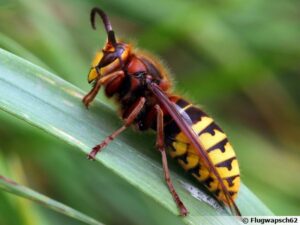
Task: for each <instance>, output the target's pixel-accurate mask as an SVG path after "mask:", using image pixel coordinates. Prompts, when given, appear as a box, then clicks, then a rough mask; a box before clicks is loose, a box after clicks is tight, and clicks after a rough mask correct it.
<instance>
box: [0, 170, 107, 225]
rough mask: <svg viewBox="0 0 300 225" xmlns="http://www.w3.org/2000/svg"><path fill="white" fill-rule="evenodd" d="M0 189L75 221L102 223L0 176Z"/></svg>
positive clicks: (91, 224)
mask: <svg viewBox="0 0 300 225" xmlns="http://www.w3.org/2000/svg"><path fill="white" fill-rule="evenodd" d="M0 189H2V190H3V191H7V192H10V193H12V194H15V195H18V196H21V197H24V198H27V199H30V200H32V201H34V202H37V203H39V204H41V205H44V206H46V207H48V208H50V209H52V210H54V211H57V212H59V213H61V214H64V215H67V216H69V217H72V218H74V219H76V220H79V221H82V222H84V223H86V224H90V225H102V223H100V222H98V221H96V220H94V219H93V218H90V217H89V216H86V215H84V214H83V213H81V212H78V211H77V210H74V209H72V208H70V207H68V206H66V205H64V204H62V203H60V202H57V201H55V200H52V199H50V198H48V197H46V196H44V195H42V194H40V193H38V192H36V191H33V190H31V189H29V188H27V187H24V186H22V185H20V184H18V183H16V182H15V181H12V180H10V179H8V178H7V177H4V176H2V175H0Z"/></svg>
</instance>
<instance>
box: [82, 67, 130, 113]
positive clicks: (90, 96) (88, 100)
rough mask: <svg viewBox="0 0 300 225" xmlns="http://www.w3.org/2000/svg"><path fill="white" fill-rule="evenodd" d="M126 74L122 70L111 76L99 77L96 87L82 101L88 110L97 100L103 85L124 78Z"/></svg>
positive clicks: (110, 74)
mask: <svg viewBox="0 0 300 225" xmlns="http://www.w3.org/2000/svg"><path fill="white" fill-rule="evenodd" d="M124 76H125V75H124V72H123V71H122V70H118V71H115V72H112V73H109V74H106V75H104V76H102V77H99V78H98V79H97V80H96V84H95V85H94V87H93V88H92V90H90V92H89V93H88V94H87V95H85V96H84V98H83V99H82V102H83V104H84V105H85V106H86V107H87V108H88V107H89V105H90V103H91V102H92V101H93V100H94V99H95V97H96V95H97V94H98V92H99V90H100V88H101V85H105V84H106V83H108V82H110V81H112V80H113V79H116V78H118V77H124Z"/></svg>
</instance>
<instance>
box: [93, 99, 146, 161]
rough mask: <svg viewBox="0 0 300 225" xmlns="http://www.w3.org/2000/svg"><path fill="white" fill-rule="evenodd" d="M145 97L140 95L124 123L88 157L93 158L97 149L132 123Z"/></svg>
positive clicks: (105, 144)
mask: <svg viewBox="0 0 300 225" xmlns="http://www.w3.org/2000/svg"><path fill="white" fill-rule="evenodd" d="M145 101H146V99H145V98H144V97H141V98H140V99H139V101H138V103H137V104H136V106H135V108H133V109H132V111H131V112H130V114H129V115H128V117H127V118H126V119H124V125H123V126H122V127H120V128H119V129H118V130H116V131H115V132H113V133H112V134H111V135H109V136H108V137H107V138H105V139H104V140H103V141H102V142H101V143H100V144H98V145H96V146H95V147H94V148H93V150H92V151H91V152H90V153H89V154H88V159H95V156H96V155H97V153H98V152H99V151H101V150H102V149H103V148H105V147H106V146H107V145H108V144H109V143H110V142H111V141H113V140H114V139H115V138H116V137H117V136H118V135H119V134H120V133H122V132H123V131H124V130H126V128H127V127H128V126H130V125H131V124H132V122H133V121H134V120H135V118H136V117H137V116H138V114H139V113H140V112H141V110H142V108H143V106H144V104H145Z"/></svg>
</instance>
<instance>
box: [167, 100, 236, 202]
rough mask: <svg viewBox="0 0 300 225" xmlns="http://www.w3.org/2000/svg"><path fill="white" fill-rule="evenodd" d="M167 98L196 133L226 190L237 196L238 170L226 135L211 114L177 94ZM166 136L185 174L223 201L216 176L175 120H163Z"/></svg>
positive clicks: (224, 200)
mask: <svg viewBox="0 0 300 225" xmlns="http://www.w3.org/2000/svg"><path fill="white" fill-rule="evenodd" d="M170 100H171V101H172V102H173V103H175V104H176V108H177V109H178V111H179V112H180V114H181V116H182V117H183V118H184V119H185V120H186V121H187V122H188V124H189V125H190V126H191V129H193V131H194V132H195V133H196V134H197V135H198V140H199V142H200V143H201V144H202V146H203V147H204V150H205V151H206V152H207V153H208V155H209V157H210V159H211V161H212V163H213V164H214V166H215V168H216V169H217V171H218V172H219V174H220V177H221V178H222V180H223V181H224V184H225V187H226V189H227V190H228V193H229V194H230V195H231V196H232V198H233V199H236V197H237V193H238V191H239V187H240V171H239V165H238V161H237V159H236V155H235V152H234V150H233V148H232V146H231V144H230V143H229V141H228V139H227V136H226V134H225V133H224V132H223V130H222V129H221V128H220V127H219V126H218V125H217V124H216V123H215V122H214V120H213V119H212V118H211V117H209V116H208V115H207V114H206V113H204V112H203V111H202V110H201V109H200V108H198V107H197V106H195V105H193V104H191V103H189V102H187V101H186V100H184V99H182V98H180V97H176V96H172V97H170ZM165 139H166V144H167V147H168V149H169V154H170V155H171V157H173V158H175V159H176V160H177V161H178V163H179V164H180V165H181V166H182V167H183V168H184V169H185V170H186V171H187V172H188V173H190V174H191V175H192V176H193V177H195V178H196V179H197V180H198V181H199V182H201V183H202V184H204V186H206V187H207V189H208V190H209V191H210V192H212V193H213V194H214V195H215V196H216V197H217V198H218V199H219V200H221V201H222V202H226V198H225V196H224V193H222V192H221V187H220V183H219V182H218V180H217V179H216V177H215V175H213V174H212V173H211V172H210V169H209V168H208V167H207V166H206V165H205V164H204V163H203V161H202V160H201V158H200V157H199V154H197V150H196V149H195V148H194V147H193V146H192V144H191V143H190V141H189V139H188V138H187V137H186V136H185V135H184V134H183V133H182V131H181V130H180V129H179V127H178V126H177V125H176V123H175V121H174V120H166V122H165Z"/></svg>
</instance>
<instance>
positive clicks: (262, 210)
mask: <svg viewBox="0 0 300 225" xmlns="http://www.w3.org/2000/svg"><path fill="white" fill-rule="evenodd" d="M0 62H1V65H0V96H1V98H0V108H2V109H3V110H5V111H7V112H8V113H11V114H13V115H15V116H16V117H19V118H20V119H22V120H25V121H27V122H28V123H30V124H32V125H34V126H37V127H39V128H41V129H43V130H45V131H46V132H48V133H51V134H53V135H54V136H56V137H58V138H60V139H62V140H64V141H65V142H67V143H69V144H70V145H73V146H76V147H78V149H80V150H81V151H83V152H84V153H88V152H89V151H90V149H91V148H92V147H93V146H94V145H96V144H98V143H99V142H100V141H101V140H102V139H104V138H105V137H106V136H107V135H108V134H110V133H111V132H112V131H114V130H115V129H116V128H118V127H119V126H120V124H121V123H120V121H119V120H118V119H117V117H116V116H115V113H114V112H113V111H112V110H111V109H110V108H109V107H108V106H106V105H105V104H103V103H101V102H99V101H95V102H94V103H93V104H92V106H91V107H90V110H87V109H85V107H83V105H82V103H81V99H82V98H83V96H84V92H83V91H81V90H79V89H78V88H76V87H74V86H72V85H71V84H69V83H67V82H65V81H63V80H62V79H60V78H59V77H57V76H55V75H53V74H51V73H49V72H47V71H45V70H43V69H41V68H39V67H37V66H35V65H33V64H31V63H29V62H27V61H25V60H22V59H20V58H18V57H16V56H14V55H12V54H10V53H8V52H5V51H3V50H1V51H0ZM82 80H83V82H85V80H86V78H85V77H83V78H82ZM82 160H85V158H84V157H83V158H82ZM96 160H97V161H96V162H94V163H97V162H100V163H102V164H103V165H104V166H106V167H107V168H109V169H111V170H112V171H113V172H115V173H116V174H117V175H119V176H120V177H122V178H124V179H125V180H126V181H127V182H129V183H130V184H132V185H133V186H135V187H136V188H137V189H139V190H140V191H141V193H144V194H146V195H148V196H150V197H152V198H153V199H154V200H156V201H157V203H159V204H161V205H163V206H164V207H166V208H167V209H168V210H170V211H171V212H172V213H174V214H175V215H178V210H177V208H176V205H175V203H174V202H173V199H172V197H171V195H170V193H169V191H168V189H167V187H166V185H165V182H164V178H163V172H162V166H161V162H160V157H159V154H158V153H157V152H156V150H155V148H154V136H153V135H151V134H144V135H138V134H133V133H132V132H131V131H127V134H124V135H121V137H120V138H118V139H116V140H115V141H114V142H113V143H111V144H110V145H109V146H108V147H107V148H106V149H105V150H104V151H103V152H101V154H98V155H97V159H96ZM91 163H92V162H91ZM173 167H174V165H173V164H172V163H171V168H172V171H173V172H171V177H172V180H173V182H174V185H175V188H176V190H177V191H178V193H179V195H180V196H181V198H182V199H183V201H184V203H185V204H186V206H187V208H188V209H189V211H190V213H189V215H188V216H187V217H186V218H183V221H184V222H185V223H188V224H198V223H199V221H200V220H201V223H202V224H215V223H218V224H228V223H229V222H230V223H231V224H234V223H238V221H237V220H236V219H235V218H234V217H216V216H223V215H229V214H228V212H226V211H225V210H224V209H223V208H221V207H220V206H219V205H218V203H217V202H216V201H215V200H214V199H213V198H211V197H208V196H207V194H205V193H204V192H203V191H202V190H200V189H199V188H198V187H197V185H198V184H197V183H195V182H194V181H193V180H192V179H190V178H189V177H186V176H185V175H184V174H183V173H182V172H177V169H173ZM198 186H200V185H198ZM237 205H238V207H239V208H240V210H241V212H242V214H243V215H272V213H271V211H270V210H269V209H268V208H267V207H266V206H265V205H264V204H263V203H262V202H261V201H260V200H259V199H258V198H256V197H255V195H254V194H252V192H251V191H249V189H248V188H247V187H246V186H245V185H242V187H241V191H240V194H239V197H238V199H237Z"/></svg>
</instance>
